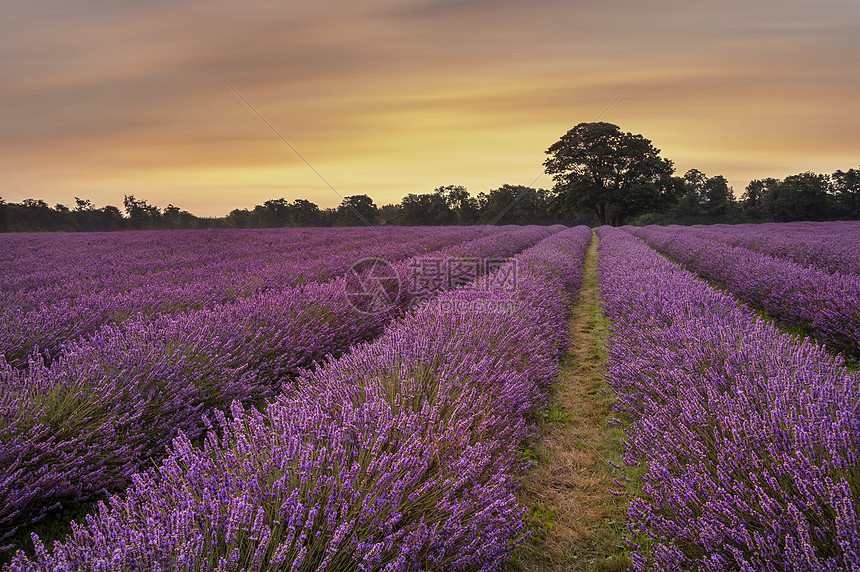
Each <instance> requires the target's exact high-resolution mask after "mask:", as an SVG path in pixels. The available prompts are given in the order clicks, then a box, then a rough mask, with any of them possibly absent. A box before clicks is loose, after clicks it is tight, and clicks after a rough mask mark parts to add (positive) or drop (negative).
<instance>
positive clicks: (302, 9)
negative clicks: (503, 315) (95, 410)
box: [0, 0, 860, 216]
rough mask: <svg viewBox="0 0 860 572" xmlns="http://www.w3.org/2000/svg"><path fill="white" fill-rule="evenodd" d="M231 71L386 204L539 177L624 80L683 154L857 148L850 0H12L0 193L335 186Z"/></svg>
mask: <svg viewBox="0 0 860 572" xmlns="http://www.w3.org/2000/svg"><path fill="white" fill-rule="evenodd" d="M225 80H226V81H229V82H230V83H231V84H232V85H233V86H234V87H235V88H236V89H237V90H238V91H239V93H241V94H242V95H243V96H244V97H245V98H246V99H247V100H248V101H249V102H250V103H251V104H253V105H254V107H255V108H256V109H257V111H259V112H260V113H261V114H262V115H263V116H264V117H265V118H266V119H267V120H268V121H269V122H270V123H271V124H272V125H273V126H275V127H276V128H277V129H278V131H279V132H280V133H281V134H282V135H283V136H284V137H285V138H286V139H287V140H288V141H290V143H292V144H293V145H294V146H295V147H296V149H298V150H299V151H300V152H301V153H302V155H304V157H305V158H306V159H307V160H308V161H309V162H310V163H311V164H312V165H313V166H314V167H315V168H316V169H317V170H318V171H319V172H320V173H321V174H322V175H323V176H324V177H325V178H326V179H327V180H328V181H329V183H331V185H332V186H333V187H334V188H335V189H336V190H337V193H339V194H340V195H342V196H346V195H351V194H360V193H365V194H369V195H370V196H371V197H373V199H374V200H375V201H376V203H377V204H379V205H382V204H385V203H390V202H399V200H400V198H401V197H403V196H404V195H405V194H407V193H421V192H429V191H431V190H432V189H433V188H435V187H437V186H440V185H450V184H459V185H465V186H466V187H467V188H468V189H469V190H470V191H472V193H473V194H477V193H478V192H480V191H487V190H489V189H491V188H496V187H498V186H500V185H502V184H504V183H509V184H529V183H531V182H532V180H534V179H535V178H536V177H537V176H538V175H540V174H541V172H542V167H541V163H542V161H543V160H544V158H545V154H544V151H545V150H546V149H547V148H548V147H549V146H550V145H551V144H552V143H554V142H555V141H556V140H557V139H558V138H559V137H560V136H561V135H562V134H563V133H565V132H566V131H567V130H568V129H570V128H571V127H573V126H574V125H575V124H577V123H580V122H583V121H592V120H594V119H595V118H596V116H597V115H598V114H599V113H600V112H601V111H602V110H603V109H604V108H605V107H606V106H607V105H609V103H610V102H611V101H612V100H613V99H614V98H615V97H616V96H617V95H618V94H619V93H620V92H621V91H622V90H623V89H624V87H625V86H627V85H628V84H630V83H631V82H635V83H634V85H633V86H632V87H631V88H630V90H629V91H628V92H627V93H626V95H625V96H624V97H623V98H622V99H620V100H619V101H618V102H617V103H616V104H615V105H614V106H612V107H611V108H610V109H609V110H608V111H607V112H606V113H605V114H604V115H603V117H602V118H601V120H603V121H608V122H611V123H615V124H617V125H619V126H620V127H621V128H622V129H623V130H624V131H632V132H633V133H641V134H642V135H644V136H645V137H647V138H649V139H651V141H652V142H653V143H654V145H655V146H656V147H657V148H659V149H661V150H662V155H663V156H664V157H666V158H668V159H671V160H672V161H674V163H675V166H676V169H677V171H678V173H679V174H683V172H684V171H686V170H687V169H690V168H697V169H699V170H702V171H704V172H705V173H707V174H708V175H717V174H722V175H724V176H725V177H726V178H727V179H729V182H730V184H732V185H733V187H734V189H735V193H736V194H738V195H740V194H741V193H742V192H743V188H744V187H745V186H746V184H747V182H749V180H750V179H753V178H762V177H768V176H773V177H778V178H782V177H785V176H786V175H790V174H795V173H799V172H803V171H810V170H811V171H815V172H819V173H832V172H833V171H835V170H836V169H842V170H845V169H848V168H852V167H858V165H860V98H858V95H857V94H858V93H860V3H858V2H857V0H839V1H828V0H824V1H818V0H816V1H811V0H807V1H804V2H800V1H794V0H779V1H777V0H768V1H764V0H753V1H739V0H730V1H728V2H703V1H701V0H657V1H653V2H642V1H635V0H608V1H603V2H597V1H592V2H585V1H576V0H573V1H571V0H528V1H524V0H519V1H513V0H373V1H370V2H356V1H345V0H316V1H310V0H265V1H249V2H235V1H229V2H228V1H220V0H216V1H212V0H209V1H206V2H203V1H195V2H187V1H167V0H134V1H124V0H80V1H79V0H62V1H60V0H51V1H47V0H27V1H23V0H14V1H13V0H0V196H2V197H3V198H4V199H5V200H7V201H13V202H17V201H20V200H22V199H24V198H27V197H33V198H43V199H45V200H46V201H48V202H49V203H50V204H54V203H57V202H60V203H64V204H66V205H70V206H73V205H74V197H75V196H78V197H81V198H89V199H91V200H92V201H93V202H94V203H95V204H96V205H97V206H99V207H100V206H104V205H105V204H113V205H116V206H120V207H121V205H122V199H123V195H125V194H134V195H135V196H136V197H137V198H142V199H145V200H147V201H149V202H150V203H151V204H155V205H159V206H162V207H163V206H166V205H167V204H168V203H173V204H175V205H177V206H180V207H182V208H184V209H187V210H190V211H191V212H193V213H195V214H198V215H218V216H221V215H224V214H226V213H227V212H229V211H230V210H232V209H234V208H250V207H253V206H254V205H255V204H259V203H261V202H263V201H265V200H267V199H270V198H278V197H285V198H287V199H295V198H307V199H310V200H312V201H314V202H316V203H317V204H319V205H320V206H322V207H328V206H335V205H337V204H338V203H339V202H340V197H339V196H338V195H337V194H336V193H335V192H333V191H332V190H331V189H330V188H328V187H327V186H326V185H325V184H324V183H323V182H322V181H321V180H320V179H319V178H317V176H316V175H315V174H314V173H313V171H311V170H310V169H309V168H308V167H307V165H305V164H304V163H303V162H302V161H301V160H300V159H299V158H298V157H297V156H296V155H295V154H293V152H292V151H291V150H290V149H289V147H287V146H286V145H285V144H284V143H283V142H282V141H280V140H279V139H278V138H277V136H276V135H275V134H274V133H272V131H270V130H269V128H268V127H266V125H265V124H264V123H263V122H262V121H261V120H260V119H259V118H258V117H257V116H256V115H254V113H253V112H252V111H251V110H250V109H249V108H248V107H247V106H246V105H245V104H244V103H243V102H242V101H241V100H240V99H239V98H238V97H237V96H236V94H234V93H233V92H232V91H231V90H230V88H229V87H228V86H227V85H226V83H225ZM551 185H552V181H551V179H550V178H549V177H546V176H544V177H542V178H540V179H539V180H538V181H537V183H536V186H543V187H550V186H551Z"/></svg>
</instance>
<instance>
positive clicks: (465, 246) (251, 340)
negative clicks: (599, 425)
mask: <svg viewBox="0 0 860 572" xmlns="http://www.w3.org/2000/svg"><path fill="white" fill-rule="evenodd" d="M593 241H598V242H599V244H598V250H597V278H598V284H599V295H600V299H601V300H602V304H603V316H604V319H605V320H606V321H607V326H608V329H609V332H610V334H609V337H608V339H604V340H600V343H601V344H603V343H605V344H606V346H607V348H608V351H609V360H608V362H607V363H606V365H605V368H606V392H607V394H609V395H611V396H612V400H613V402H614V407H615V416H616V420H615V422H614V423H616V424H618V425H619V426H620V427H621V429H622V430H623V431H624V441H623V443H624V448H625V452H624V456H623V459H622V461H623V463H621V466H618V468H617V469H616V472H617V474H618V481H617V486H616V488H615V489H613V490H609V489H607V490H606V491H605V494H606V495H607V496H610V497H611V496H612V495H616V496H618V497H621V498H623V499H625V502H626V503H627V507H628V508H627V522H626V527H627V529H628V531H629V532H628V536H627V539H626V542H627V544H626V548H625V550H626V553H627V554H629V562H630V566H631V567H632V569H634V570H637V571H646V570H666V571H670V570H708V571H721V570H755V571H757V570H774V571H788V570H834V571H835V570H860V512H858V498H859V497H860V405H858V403H860V372H858V371H857V367H856V363H857V359H858V358H860V247H858V246H857V244H858V243H860V224H857V223H844V222H843V223H792V224H785V225H777V224H767V225H737V226H728V225H716V226H712V227H644V228H633V227H624V228H612V227H601V228H599V229H598V230H597V232H596V233H594V234H593V233H592V231H591V230H590V229H588V228H587V227H582V226H580V227H575V228H565V227H563V226H550V227H545V226H502V227H482V226H473V227H411V228H407V227H378V228H336V229H270V230H241V231H238V230H234V231H230V230H224V231H161V232H126V233H114V234H107V233H82V234H75V235H63V234H52V235H13V236H0V268H2V270H3V272H2V274H0V315H2V320H0V562H5V563H4V564H3V567H4V569H9V570H40V571H41V570H44V571H48V570H75V571H77V570H249V571H250V570H308V571H310V570H367V571H371V570H388V571H399V570H404V571H411V570H415V571H418V570H469V571H473V570H475V571H477V570H490V571H492V570H500V571H502V570H511V568H510V566H511V564H510V562H511V559H512V558H513V557H514V555H515V554H516V551H517V550H518V549H519V547H520V546H521V545H523V544H524V543H526V542H530V541H531V537H532V536H533V530H532V528H531V525H530V521H529V518H528V515H529V514H530V509H531V507H529V506H525V505H523V504H522V501H521V497H519V496H518V491H519V489H520V486H521V484H520V483H521V480H522V479H523V478H524V475H527V474H528V472H529V465H530V464H531V463H532V462H533V461H534V459H530V458H529V457H528V455H524V453H523V447H524V443H527V442H529V441H530V440H532V439H534V438H536V436H537V435H538V431H537V429H536V427H537V425H538V418H539V417H540V416H541V415H540V412H541V411H546V408H547V407H548V406H549V405H550V404H551V402H552V400H553V391H554V390H553V387H554V385H555V383H556V381H557V379H558V376H559V371H560V367H562V364H563V360H562V359H561V358H562V357H563V356H564V355H565V354H566V352H567V350H568V346H569V345H570V332H569V331H568V328H569V326H568V320H569V318H570V316H571V312H574V311H576V309H577V306H576V304H575V301H576V300H577V296H578V292H579V291H580V288H582V287H583V286H582V285H583V283H584V282H583V279H584V276H583V268H584V263H585V260H586V253H587V250H588V248H589V246H590V245H591V244H592V242H593ZM661 254H662V255H663V256H661ZM590 275H591V276H594V273H593V272H592V273H591V274H590ZM596 290H597V289H596V288H594V291H596ZM571 446H573V444H571ZM538 462H541V461H538ZM608 463H609V460H607V461H606V464H607V466H608ZM607 470H609V469H607ZM69 506H75V507H89V508H88V511H89V514H88V515H87V516H86V518H85V519H81V520H80V522H75V523H72V525H71V531H70V532H69V533H68V534H64V535H63V537H60V538H49V539H41V538H39V535H38V534H33V532H34V531H35V530H39V528H38V527H39V526H42V525H44V523H46V522H53V521H56V520H57V519H58V515H61V514H63V513H62V512H61V510H62V509H63V508H64V507H69ZM43 540H44V542H43Z"/></svg>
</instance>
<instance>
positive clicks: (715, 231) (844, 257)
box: [669, 221, 860, 274]
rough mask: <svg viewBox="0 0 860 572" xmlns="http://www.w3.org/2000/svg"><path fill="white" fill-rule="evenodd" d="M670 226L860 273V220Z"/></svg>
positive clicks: (831, 268) (825, 267) (834, 269)
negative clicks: (859, 246) (859, 245)
mask: <svg viewBox="0 0 860 572" xmlns="http://www.w3.org/2000/svg"><path fill="white" fill-rule="evenodd" d="M669 229H671V230H672V231H675V232H684V233H692V234H695V235H696V236H699V237H702V238H708V239H713V240H717V241H720V242H723V243H725V244H729V245H731V246H742V247H744V248H747V249H749V250H754V251H756V252H760V253H762V254H767V255H769V256H775V257H777V258H785V259H787V260H792V261H794V262H797V263H798V264H801V265H803V266H811V267H813V268H818V269H821V270H826V271H827V272H839V273H842V274H860V248H858V247H857V245H858V244H860V222H858V221H833V222H793V223H764V224H736V225H727V224H715V225H710V226H698V225H697V226H692V227H669Z"/></svg>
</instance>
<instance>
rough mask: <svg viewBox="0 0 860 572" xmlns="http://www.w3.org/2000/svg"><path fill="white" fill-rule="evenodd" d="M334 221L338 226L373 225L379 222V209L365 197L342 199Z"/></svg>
mask: <svg viewBox="0 0 860 572" xmlns="http://www.w3.org/2000/svg"><path fill="white" fill-rule="evenodd" d="M335 221H336V224H337V225H338V226H364V225H369V224H370V225H375V224H377V223H378V222H379V209H378V208H377V207H376V204H375V203H374V202H373V199H371V198H370V197H368V196H367V195H352V196H349V197H344V199H343V201H342V202H341V203H340V206H339V207H338V208H337V215H336V217H335Z"/></svg>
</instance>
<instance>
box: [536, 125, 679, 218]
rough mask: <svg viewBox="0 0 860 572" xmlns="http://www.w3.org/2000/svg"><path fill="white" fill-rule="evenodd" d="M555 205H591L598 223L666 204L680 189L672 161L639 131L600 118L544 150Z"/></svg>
mask: <svg viewBox="0 0 860 572" xmlns="http://www.w3.org/2000/svg"><path fill="white" fill-rule="evenodd" d="M547 154H548V155H549V156H550V157H549V159H547V160H546V161H545V162H544V166H546V172H547V173H548V174H550V175H552V176H553V180H554V181H555V187H554V188H553V190H554V191H555V192H556V201H557V203H556V204H557V207H558V209H559V210H560V211H562V212H565V213H568V214H573V213H576V212H578V211H581V210H583V209H593V210H594V212H595V213H596V214H597V217H598V219H599V220H600V224H606V223H607V222H610V223H611V224H615V225H617V224H621V223H623V222H624V219H626V218H628V217H632V216H636V215H639V214H642V213H645V212H650V211H658V210H662V209H664V208H666V207H667V206H671V205H672V204H674V202H675V201H676V200H677V198H678V196H680V194H682V193H683V184H682V182H681V181H680V179H677V178H675V177H673V176H672V175H673V173H674V172H675V169H674V167H673V165H672V162H671V161H669V160H668V159H663V158H662V157H660V150H659V149H656V148H654V146H653V145H652V144H651V141H649V140H648V139H646V138H644V137H643V136H642V135H634V134H632V133H624V132H622V131H621V129H620V128H619V127H618V126H617V125H613V124H611V123H605V122H596V123H580V124H579V125H577V126H576V127H574V128H573V129H571V130H570V131H568V132H567V133H565V134H564V135H563V136H562V138H561V139H560V140H559V141H558V142H556V143H555V144H553V145H552V147H550V148H549V149H548V150H547Z"/></svg>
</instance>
